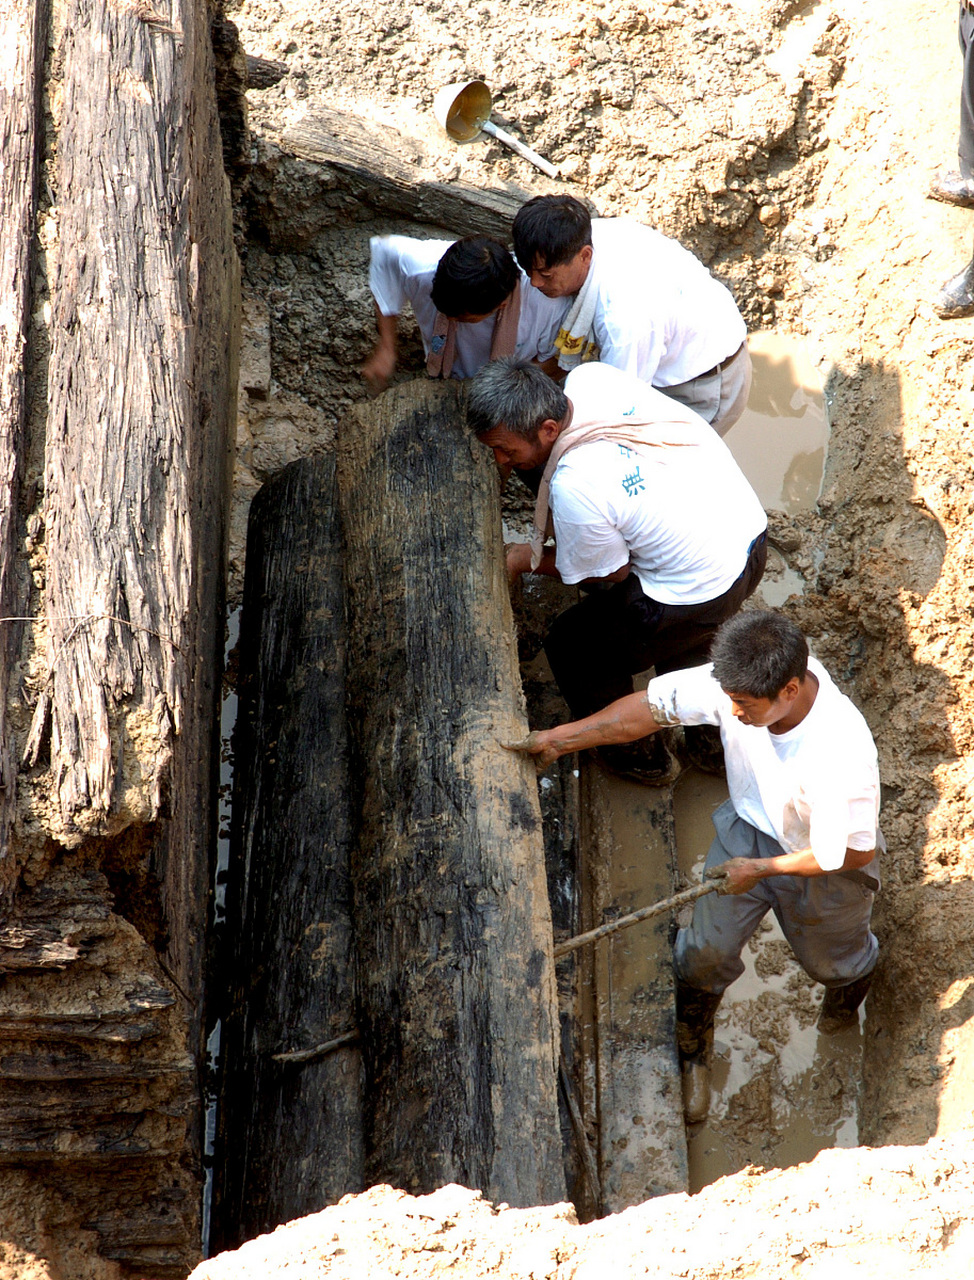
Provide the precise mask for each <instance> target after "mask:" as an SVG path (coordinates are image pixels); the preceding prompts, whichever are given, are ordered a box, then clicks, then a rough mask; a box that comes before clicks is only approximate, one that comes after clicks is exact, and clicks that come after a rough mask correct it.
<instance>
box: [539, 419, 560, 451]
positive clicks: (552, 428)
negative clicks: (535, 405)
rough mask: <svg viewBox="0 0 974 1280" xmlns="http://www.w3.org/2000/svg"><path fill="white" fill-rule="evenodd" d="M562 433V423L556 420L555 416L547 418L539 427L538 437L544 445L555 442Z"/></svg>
mask: <svg viewBox="0 0 974 1280" xmlns="http://www.w3.org/2000/svg"><path fill="white" fill-rule="evenodd" d="M560 435H561V423H560V422H556V421H555V420H554V418H545V420H544V421H543V422H542V424H541V426H540V427H538V439H539V440H540V441H541V443H542V444H544V445H549V444H554V443H555V441H556V440H557V439H558V437H559V436H560Z"/></svg>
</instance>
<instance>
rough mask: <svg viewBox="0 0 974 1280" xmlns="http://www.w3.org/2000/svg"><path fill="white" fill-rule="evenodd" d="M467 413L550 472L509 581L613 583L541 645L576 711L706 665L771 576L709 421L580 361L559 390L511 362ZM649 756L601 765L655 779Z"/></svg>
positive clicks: (475, 393)
mask: <svg viewBox="0 0 974 1280" xmlns="http://www.w3.org/2000/svg"><path fill="white" fill-rule="evenodd" d="M467 414H468V420H469V422H470V425H471V427H472V429H473V431H474V432H475V434H476V435H477V436H478V437H479V438H480V439H481V440H482V441H483V442H484V444H486V445H488V446H489V447H490V448H491V449H492V450H493V452H494V456H495V458H496V459H497V462H498V463H499V464H500V466H501V467H502V468H503V467H511V466H513V467H514V468H516V469H518V470H520V471H532V470H535V469H538V468H541V467H543V468H544V472H543V476H542V479H541V484H540V487H539V490H538V498H537V504H536V507H535V529H534V539H533V541H532V542H531V543H530V544H527V543H524V544H515V545H513V546H511V547H510V548H509V549H508V552H507V570H508V576H509V577H510V578H511V579H512V580H514V579H516V578H517V577H518V576H519V575H521V574H523V573H529V572H530V573H542V574H549V575H551V576H553V577H557V578H560V579H561V580H562V581H563V582H566V583H569V584H573V583H579V584H596V585H598V586H600V587H601V588H604V589H600V590H592V591H591V592H590V593H589V594H588V595H587V596H586V597H585V598H584V599H582V600H581V601H580V602H579V603H578V604H576V605H573V606H572V607H571V608H570V609H568V610H566V611H565V612H564V613H563V614H561V616H560V617H558V618H557V619H556V620H555V623H554V625H553V626H552V628H551V630H550V632H549V634H548V636H547V637H546V639H545V651H546V653H547V655H548V661H549V662H550V664H551V669H552V671H553V673H554V676H555V679H556V680H557V682H558V687H559V688H560V690H561V692H562V695H563V696H564V698H565V700H566V702H567V703H568V705H569V707H570V708H571V710H572V712H573V714H574V715H575V716H586V715H589V714H590V713H591V712H593V711H596V710H598V709H599V708H601V707H604V706H606V705H607V704H608V703H610V702H612V701H614V700H615V699H616V698H620V697H622V696H623V695H624V694H626V693H629V692H631V691H632V688H633V683H632V678H633V676H634V675H635V674H636V673H637V672H640V671H646V670H648V669H649V668H650V667H655V669H656V672H657V674H659V673H661V672H664V671H672V670H674V669H675V668H678V667H687V666H693V665H695V664H697V663H701V662H706V660H707V653H708V649H709V647H710V641H711V639H712V637H713V635H714V633H715V631H716V630H717V627H718V626H719V625H720V623H721V622H723V621H724V619H725V618H728V617H730V616H731V614H733V613H736V612H737V610H738V609H739V608H740V606H741V604H742V603H743V602H744V601H745V600H746V599H747V597H748V596H749V595H750V594H751V592H752V591H753V590H754V589H755V587H756V586H757V584H758V582H759V581H760V579H761V575H762V574H763V572H764V566H765V561H766V558H767V547H766V529H767V518H766V516H765V513H764V511H763V509H762V507H761V504H760V502H759V501H758V499H757V497H756V496H755V494H754V491H753V490H752V489H751V487H750V485H749V484H748V482H747V480H746V479H745V478H744V476H743V474H742V473H741V471H740V468H739V467H738V466H737V463H736V462H735V461H734V459H733V457H732V456H731V454H730V452H729V450H728V449H727V446H726V445H725V444H724V443H723V441H722V440H720V438H719V437H718V436H717V435H715V433H714V432H713V431H712V430H710V429H709V428H708V427H707V424H706V423H705V422H704V421H703V419H702V418H700V417H699V416H698V415H697V414H696V413H694V412H693V410H692V409H688V408H686V407H685V406H683V405H680V404H678V403H676V402H675V401H673V400H671V399H669V398H668V397H667V396H664V395H663V394H662V393H661V392H659V391H656V390H654V389H653V388H652V387H650V386H648V385H647V384H646V383H645V382H642V381H641V380H640V379H639V378H636V377H634V376H633V375H631V374H627V373H623V372H622V371H621V370H619V369H614V368H612V367H611V366H609V365H604V364H599V363H590V364H585V365H581V366H579V368H577V369H574V370H572V372H571V373H570V374H569V375H568V378H567V379H566V381H565V384H564V390H562V389H560V388H559V387H558V386H556V385H555V383H554V382H552V380H551V379H550V378H548V377H547V375H546V374H544V373H543V372H542V371H541V370H540V369H538V368H537V367H533V366H531V365H529V364H527V363H526V362H524V361H517V360H514V359H506V360H496V361H494V362H493V363H492V364H490V365H487V366H486V367H485V368H483V369H481V370H480V372H479V373H478V374H477V375H476V376H475V377H474V378H473V380H472V381H471V384H470V390H469V395H468V401H467ZM552 532H553V533H554V539H555V541H554V546H550V545H549V546H546V545H545V543H546V540H547V539H548V536H549V535H550V534H551V533H552ZM653 748H654V749H653V751H652V753H651V755H650V756H649V757H648V758H647V757H646V756H645V755H644V753H643V752H642V751H641V750H640V749H639V748H636V749H622V748H620V749H617V750H616V751H615V752H612V753H610V754H609V755H608V756H606V757H605V761H606V763H607V764H610V765H611V767H613V768H615V769H616V770H617V771H618V772H620V773H626V774H629V775H631V776H639V777H643V778H644V779H646V780H654V779H659V778H661V777H664V776H666V774H667V773H668V767H669V761H668V757H667V756H666V753H665V751H664V750H663V749H662V745H661V744H659V743H657V742H656V741H655V740H654V742H653Z"/></svg>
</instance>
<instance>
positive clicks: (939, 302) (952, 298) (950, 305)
mask: <svg viewBox="0 0 974 1280" xmlns="http://www.w3.org/2000/svg"><path fill="white" fill-rule="evenodd" d="M933 309H934V311H936V313H937V315H938V316H939V317H940V318H941V320H960V319H961V318H962V317H964V316H974V258H972V259H971V261H970V262H969V263H968V264H967V266H966V267H965V268H964V270H963V271H960V272H958V274H957V275H956V276H953V277H952V278H951V279H950V280H948V281H947V283H946V284H945V285H944V287H943V288H942V289H941V290H940V292H939V293H938V294H937V296H936V298H935V299H934V303H933Z"/></svg>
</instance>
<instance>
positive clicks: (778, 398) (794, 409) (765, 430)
mask: <svg viewBox="0 0 974 1280" xmlns="http://www.w3.org/2000/svg"><path fill="white" fill-rule="evenodd" d="M748 348H749V350H750V352H751V363H752V366H753V370H754V380H753V382H752V384H751V394H750V396H749V397H748V403H747V408H746V409H745V411H744V413H743V414H742V415H741V417H740V418H739V420H738V421H737V422H735V423H734V425H733V427H731V429H730V431H728V433H727V435H726V436H725V437H724V440H725V442H726V444H727V446H728V448H729V449H730V451H731V453H732V454H733V455H734V457H735V459H736V460H737V462H738V465H739V466H740V468H741V470H742V471H743V472H744V474H745V475H746V476H747V478H748V480H750V482H751V485H752V486H753V488H754V491H755V493H756V494H757V495H758V497H759V498H760V499H761V503H762V505H763V506H764V508H765V510H768V511H784V512H785V513H786V514H788V515H796V514H797V513H798V512H801V511H809V510H812V509H813V508H814V506H815V504H816V502H817V501H818V496H819V494H820V493H821V490H822V478H823V476H824V475H825V460H826V455H827V452H828V442H829V425H828V418H827V416H826V412H825V397H824V395H823V392H822V380H821V378H820V376H819V374H818V371H817V369H816V368H815V366H814V365H813V364H812V361H811V360H810V359H809V356H808V353H807V351H806V349H805V344H804V342H803V341H802V339H801V338H795V337H791V336H789V335H787V334H780V333H752V334H751V335H750V337H749V338H748ZM802 589H803V583H802V580H801V577H800V575H799V574H797V573H796V572H795V571H794V570H793V569H791V568H789V567H788V565H787V564H785V562H784V560H783V558H782V557H781V555H780V554H779V552H777V551H776V550H775V549H774V548H773V547H772V548H771V550H770V554H769V556H768V568H767V571H766V573H765V576H764V580H763V581H762V583H761V585H760V587H759V588H758V593H757V594H758V596H759V597H760V599H761V600H762V601H763V602H764V604H766V605H767V606H768V607H769V608H777V607H778V606H779V605H782V604H784V602H785V601H786V600H787V599H788V597H789V596H791V595H800V594H801V592H802Z"/></svg>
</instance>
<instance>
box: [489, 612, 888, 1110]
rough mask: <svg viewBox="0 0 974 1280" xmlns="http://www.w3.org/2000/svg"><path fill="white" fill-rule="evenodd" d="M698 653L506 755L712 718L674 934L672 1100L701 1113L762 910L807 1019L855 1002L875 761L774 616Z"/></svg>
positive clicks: (836, 1021) (863, 949) (547, 754)
mask: <svg viewBox="0 0 974 1280" xmlns="http://www.w3.org/2000/svg"><path fill="white" fill-rule="evenodd" d="M711 658H712V663H711V665H710V666H706V667H696V668H693V669H692V670H687V671H674V672H672V673H670V674H668V675H664V676H660V677H658V678H656V679H655V680H651V681H650V683H649V686H648V688H647V689H646V690H645V692H642V693H634V694H631V695H629V696H627V697H625V698H623V699H621V700H620V701H618V702H615V703H613V704H612V705H611V706H609V707H606V708H605V709H604V710H603V711H601V712H598V713H597V714H596V715H593V716H590V717H588V718H587V719H584V720H580V721H578V722H576V723H574V724H566V725H560V726H558V727H557V728H555V729H549V730H547V731H544V732H536V733H532V734H531V735H530V736H529V737H528V738H526V739H525V740H524V742H521V743H516V744H514V746H513V749H515V750H519V751H525V752H527V753H529V754H531V755H534V756H536V757H537V758H538V761H539V763H540V764H542V765H547V764H549V763H551V762H552V761H553V760H556V759H557V758H558V757H559V756H561V755H564V754H565V753H566V752H570V751H579V750H582V749H583V748H585V747H593V746H601V745H603V744H605V743H622V742H631V741H633V740H635V739H637V738H640V737H642V736H643V735H645V734H652V733H655V732H656V730H657V729H659V728H661V727H662V726H664V725H673V724H682V725H697V724H711V725H718V726H719V727H720V734H721V739H722V741H723V746H724V757H725V760H726V763H727V787H728V790H729V792H730V799H729V800H728V801H727V802H726V803H725V804H723V805H721V807H720V808H719V809H718V810H717V811H716V813H715V814H714V819H713V821H714V830H715V832H716V837H715V839H714V842H713V844H712V846H711V849H710V852H709V854H708V856H707V861H706V865H705V875H706V876H708V877H709V878H715V879H718V880H719V881H720V889H719V891H718V893H719V896H718V895H717V894H711V895H709V896H706V897H703V898H700V899H698V900H697V902H696V904H695V906H694V911H693V921H692V923H691V925H690V926H689V928H686V929H681V930H680V931H679V933H678V934H677V938H676V942H675V944H674V959H675V966H676V975H677V1036H678V1041H679V1048H680V1055H681V1060H682V1063H683V1084H684V1106H685V1110H686V1114H687V1118H688V1119H689V1120H690V1121H694V1122H695V1121H699V1120H702V1119H703V1118H704V1116H705V1115H706V1114H707V1108H708V1106H709V1100H710V1085H709V1057H710V1052H711V1048H712V1044H713V1024H714V1015H715V1013H716V1011H717V1006H718V1004H719V1003H720V999H721V996H722V994H723V992H724V991H725V990H726V988H727V987H728V986H730V984H731V983H732V982H733V981H734V980H735V979H736V978H737V977H739V976H740V974H741V973H742V972H743V971H744V964H743V962H742V960H741V951H742V950H743V948H744V945H745V943H746V942H747V940H748V939H749V938H750V937H751V935H752V934H753V933H754V931H755V930H756V929H757V927H758V925H759V924H760V923H761V921H762V919H763V918H764V916H765V915H766V914H767V912H768V911H769V910H771V911H774V913H775V915H776V916H777V918H778V921H779V923H780V925H781V928H782V930H783V932H784V934H785V937H786V938H787V939H788V941H789V943H790V944H791V947H792V950H793V951H794V953H795V955H796V957H797V958H798V960H799V961H800V963H801V964H802V966H803V968H804V969H805V970H806V972H807V973H808V974H810V976H811V977H813V978H814V979H815V980H816V981H818V982H821V983H824V985H825V986H826V988H827V991H826V995H825V1000H824V1001H823V1004H822V1012H821V1015H820V1019H819V1025H820V1027H821V1028H822V1029H823V1030H825V1031H831V1030H836V1029H838V1027H840V1026H842V1025H847V1024H848V1023H850V1022H851V1021H852V1020H853V1019H854V1018H855V1016H856V1011H857V1010H858V1008H859V1005H860V1004H861V1003H862V1000H863V999H864V998H865V995H866V992H867V990H868V987H869V983H870V980H871V975H872V972H873V969H874V968H875V965H876V958H877V954H878V943H877V941H876V938H875V936H874V935H873V933H872V932H871V930H870V928H869V921H870V915H871V912H872V903H873V894H874V892H875V890H876V889H878V888H879V871H878V866H877V861H876V853H877V849H878V848H882V847H884V846H883V843H882V837H881V835H880V833H879V767H878V763H877V759H876V748H875V745H874V744H873V739H872V735H871V734H870V732H869V728H868V726H867V725H866V722H865V720H864V719H863V718H862V715H861V714H860V713H859V711H857V709H856V708H855V707H854V706H853V704H852V703H851V702H850V701H849V699H848V698H847V697H846V696H845V695H844V694H842V693H840V692H839V690H838V689H837V688H836V686H835V685H834V684H833V682H832V680H831V679H830V678H829V675H828V673H827V672H826V670H825V668H824V667H823V666H822V665H821V664H820V663H819V662H817V661H816V660H815V659H814V658H809V655H808V646H807V644H806V642H805V637H804V636H803V635H802V633H801V632H800V631H799V630H798V628H797V627H796V626H795V625H794V623H792V622H791V621H790V620H789V619H787V618H786V617H785V616H784V615H783V614H778V613H772V612H748V613H741V614H738V615H737V617H735V618H731V619H730V620H729V621H728V622H725V623H724V625H723V626H722V627H721V628H720V630H719V631H718V633H717V636H716V638H715V640H714V643H713V647H712V649H711Z"/></svg>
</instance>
